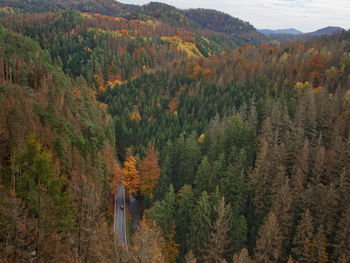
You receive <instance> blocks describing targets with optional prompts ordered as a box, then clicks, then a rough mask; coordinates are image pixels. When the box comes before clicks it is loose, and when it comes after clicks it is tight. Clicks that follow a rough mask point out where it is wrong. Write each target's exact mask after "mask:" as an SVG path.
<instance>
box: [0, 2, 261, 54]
mask: <svg viewBox="0 0 350 263" xmlns="http://www.w3.org/2000/svg"><path fill="white" fill-rule="evenodd" d="M65 10H76V11H78V12H84V13H85V12H88V13H97V14H101V15H106V16H114V17H123V18H126V19H128V20H133V19H141V20H143V21H147V20H160V21H161V22H163V23H166V24H169V25H171V26H174V27H182V28H183V29H185V30H187V31H190V32H192V33H200V34H202V35H203V34H204V35H205V36H206V37H207V38H209V39H213V40H215V41H216V42H221V43H222V44H221V45H222V46H224V47H225V49H229V48H234V47H236V46H240V45H243V44H245V43H250V44H256V43H261V42H262V41H264V40H266V38H265V37H264V35H262V34H260V33H259V32H257V31H256V30H255V28H254V27H252V26H251V25H249V23H247V22H243V21H241V20H239V19H237V18H233V17H231V16H230V15H228V14H224V13H222V12H218V11H213V10H206V9H196V10H181V9H177V8H175V7H173V6H170V5H166V4H163V3H158V2H150V3H149V4H147V5H143V6H137V5H128V4H122V3H119V2H117V1H114V0H103V1H102V0H84V1H78V2H77V1H73V0H34V1H29V0H26V1H19V0H6V1H2V2H0V17H1V16H9V15H13V14H23V13H45V12H60V11H65ZM203 17H207V22H206V23H205V24H204V23H203V19H202V18H203Z"/></svg>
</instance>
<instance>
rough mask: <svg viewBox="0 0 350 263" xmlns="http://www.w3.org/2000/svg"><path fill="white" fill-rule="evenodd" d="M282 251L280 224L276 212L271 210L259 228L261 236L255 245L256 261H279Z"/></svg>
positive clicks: (265, 262) (266, 262)
mask: <svg viewBox="0 0 350 263" xmlns="http://www.w3.org/2000/svg"><path fill="white" fill-rule="evenodd" d="M281 251H282V237H281V233H280V226H279V224H278V222H277V218H276V216H275V214H274V213H272V212H270V213H269V214H268V216H267V217H266V218H265V220H264V223H263V225H262V226H261V227H260V229H259V238H258V240H257V242H256V247H255V261H256V262H259V263H260V262H262V263H268V262H278V261H279V260H280V257H281Z"/></svg>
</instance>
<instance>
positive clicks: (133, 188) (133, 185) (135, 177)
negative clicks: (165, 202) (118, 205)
mask: <svg viewBox="0 0 350 263" xmlns="http://www.w3.org/2000/svg"><path fill="white" fill-rule="evenodd" d="M122 177H123V179H122V181H123V184H124V185H125V187H126V188H127V189H128V191H129V193H130V194H136V193H137V192H138V191H139V189H140V173H139V172H138V170H137V169H136V160H135V158H134V156H132V155H130V156H129V157H128V158H127V159H126V161H125V162H124V167H123V169H122Z"/></svg>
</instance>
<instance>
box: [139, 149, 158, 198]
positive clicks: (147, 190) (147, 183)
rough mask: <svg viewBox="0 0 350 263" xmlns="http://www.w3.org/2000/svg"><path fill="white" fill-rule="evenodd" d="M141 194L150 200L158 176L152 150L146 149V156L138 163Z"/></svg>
mask: <svg viewBox="0 0 350 263" xmlns="http://www.w3.org/2000/svg"><path fill="white" fill-rule="evenodd" d="M140 175H141V186H140V188H141V194H142V195H144V196H148V197H150V198H152V196H153V189H154V186H155V185H156V183H157V179H158V177H159V176H160V168H159V165H158V158H157V152H156V151H155V150H154V149H153V148H148V150H147V156H146V157H144V158H143V159H142V161H141V163H140Z"/></svg>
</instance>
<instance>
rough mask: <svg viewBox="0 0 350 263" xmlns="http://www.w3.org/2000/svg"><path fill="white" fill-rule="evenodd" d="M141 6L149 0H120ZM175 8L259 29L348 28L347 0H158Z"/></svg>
mask: <svg viewBox="0 0 350 263" xmlns="http://www.w3.org/2000/svg"><path fill="white" fill-rule="evenodd" d="M154 1H155V0H154ZM119 2H122V3H127V4H138V5H143V4H146V3H148V2H150V1H149V0H119ZM158 2H163V3H167V4H170V5H173V6H176V7H178V8H182V9H186V8H210V9H216V10H220V11H223V12H225V13H228V14H230V15H232V16H234V17H238V18H240V19H242V20H244V21H248V22H249V23H250V24H252V25H253V26H254V27H256V28H259V29H262V28H268V29H284V28H292V27H293V28H296V29H298V30H301V31H303V32H311V31H315V30H317V29H320V28H323V27H326V26H340V27H343V28H345V29H349V28H350V0H172V1H171V0H158Z"/></svg>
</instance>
